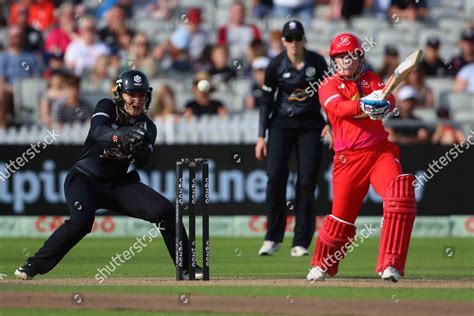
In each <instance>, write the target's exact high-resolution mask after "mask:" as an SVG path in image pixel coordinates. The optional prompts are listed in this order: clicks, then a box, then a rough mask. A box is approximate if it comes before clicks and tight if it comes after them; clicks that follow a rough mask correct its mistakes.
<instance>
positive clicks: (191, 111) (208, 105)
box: [184, 72, 227, 117]
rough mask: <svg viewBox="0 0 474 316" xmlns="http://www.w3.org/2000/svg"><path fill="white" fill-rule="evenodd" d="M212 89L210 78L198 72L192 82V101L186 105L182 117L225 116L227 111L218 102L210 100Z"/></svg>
mask: <svg viewBox="0 0 474 316" xmlns="http://www.w3.org/2000/svg"><path fill="white" fill-rule="evenodd" d="M213 91H214V87H213V86H212V83H211V77H210V76H209V74H207V73H205V72H198V73H197V74H196V77H195V78H194V82H193V94H194V100H191V101H189V102H188V103H186V106H185V108H186V109H185V113H184V115H186V116H190V115H195V116H197V117H199V116H201V115H215V114H217V115H219V116H225V115H226V114H227V111H226V109H225V107H224V105H223V104H222V102H220V101H218V100H214V99H211V93H212V92H213Z"/></svg>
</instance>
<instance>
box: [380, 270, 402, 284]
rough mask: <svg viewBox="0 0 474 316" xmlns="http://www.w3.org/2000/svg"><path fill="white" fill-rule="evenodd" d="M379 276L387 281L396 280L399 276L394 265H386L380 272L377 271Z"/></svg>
mask: <svg viewBox="0 0 474 316" xmlns="http://www.w3.org/2000/svg"><path fill="white" fill-rule="evenodd" d="M379 275H380V277H381V278H382V279H384V280H387V281H392V282H398V280H400V278H401V276H400V273H399V272H398V270H397V269H396V268H395V267H392V266H388V267H386V268H385V270H384V271H383V272H382V273H379Z"/></svg>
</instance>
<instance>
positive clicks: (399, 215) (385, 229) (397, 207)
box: [376, 174, 416, 276]
mask: <svg viewBox="0 0 474 316" xmlns="http://www.w3.org/2000/svg"><path fill="white" fill-rule="evenodd" d="M414 181H415V177H414V176H413V175H410V174H402V175H399V176H397V177H396V178H395V179H394V180H393V181H392V182H391V183H390V185H389V186H388V189H387V194H386V196H385V199H384V210H383V222H382V232H381V233H380V247H379V258H378V262H377V268H376V271H377V272H383V271H384V270H385V268H387V267H388V266H393V267H395V268H396V269H397V270H398V271H399V272H400V275H402V276H403V275H404V274H405V261H406V258H407V254H408V247H409V245H410V238H411V231H412V228H413V222H414V221H415V215H416V198H415V189H414V187H413V183H414Z"/></svg>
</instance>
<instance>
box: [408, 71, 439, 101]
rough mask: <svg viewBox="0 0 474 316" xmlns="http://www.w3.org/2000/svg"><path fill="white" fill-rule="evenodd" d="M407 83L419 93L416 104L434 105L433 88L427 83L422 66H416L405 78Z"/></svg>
mask: <svg viewBox="0 0 474 316" xmlns="http://www.w3.org/2000/svg"><path fill="white" fill-rule="evenodd" d="M405 85H406V86H410V87H412V88H414V89H415V90H416V93H417V95H418V97H417V100H416V104H415V106H417V107H427V108H432V107H433V106H434V95H433V90H431V88H430V87H428V86H427V85H426V84H425V76H424V74H423V70H422V69H421V68H420V67H415V69H413V71H412V72H411V73H410V74H409V75H408V76H407V78H406V79H405Z"/></svg>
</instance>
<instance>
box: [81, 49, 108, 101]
mask: <svg viewBox="0 0 474 316" xmlns="http://www.w3.org/2000/svg"><path fill="white" fill-rule="evenodd" d="M112 72H113V69H111V68H110V57H109V56H103V55H102V56H99V57H97V59H96V61H95V64H94V67H92V69H91V71H90V72H89V74H88V75H87V77H85V80H83V81H82V83H81V85H82V87H81V90H82V91H90V92H103V93H104V94H109V93H110V91H112V86H113V85H112V83H113V78H115V77H116V74H115V73H112Z"/></svg>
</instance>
